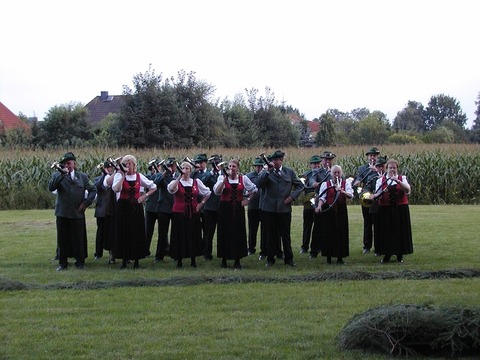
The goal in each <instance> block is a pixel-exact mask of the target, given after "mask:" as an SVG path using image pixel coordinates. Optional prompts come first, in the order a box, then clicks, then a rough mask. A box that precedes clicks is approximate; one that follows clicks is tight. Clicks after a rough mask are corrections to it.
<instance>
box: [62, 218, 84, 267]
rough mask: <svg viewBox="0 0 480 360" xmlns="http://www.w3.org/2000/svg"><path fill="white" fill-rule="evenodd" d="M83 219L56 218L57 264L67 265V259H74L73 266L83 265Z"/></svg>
mask: <svg viewBox="0 0 480 360" xmlns="http://www.w3.org/2000/svg"><path fill="white" fill-rule="evenodd" d="M85 231H86V228H85V219H84V218H83V219H69V218H64V217H59V216H57V244H58V257H59V264H60V265H62V266H65V267H66V266H67V265H68V258H69V257H74V258H75V260H76V263H75V265H82V264H84V263H85V258H86V257H87V254H86V232H85Z"/></svg>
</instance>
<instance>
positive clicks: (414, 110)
mask: <svg viewBox="0 0 480 360" xmlns="http://www.w3.org/2000/svg"><path fill="white" fill-rule="evenodd" d="M424 111H425V110H424V108H423V105H422V104H421V103H419V102H416V101H409V102H408V104H407V106H406V107H405V108H404V109H403V110H401V111H399V112H398V113H397V116H396V117H395V119H394V120H393V128H394V129H395V130H397V131H416V132H424V131H425V120H424Z"/></svg>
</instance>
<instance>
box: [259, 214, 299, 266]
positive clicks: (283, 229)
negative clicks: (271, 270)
mask: <svg viewBox="0 0 480 360" xmlns="http://www.w3.org/2000/svg"><path fill="white" fill-rule="evenodd" d="M262 221H263V222H264V223H265V227H266V228H265V231H266V234H267V260H268V262H270V263H274V262H275V255H278V254H279V252H281V249H280V246H283V258H284V261H285V262H287V261H290V260H293V252H292V239H291V237H290V228H291V222H292V213H289V212H288V213H274V212H268V211H262ZM280 244H281V245H280Z"/></svg>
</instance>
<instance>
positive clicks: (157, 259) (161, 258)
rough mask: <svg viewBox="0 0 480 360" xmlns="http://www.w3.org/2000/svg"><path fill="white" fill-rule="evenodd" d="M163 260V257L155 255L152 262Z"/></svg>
mask: <svg viewBox="0 0 480 360" xmlns="http://www.w3.org/2000/svg"><path fill="white" fill-rule="evenodd" d="M161 261H163V257H156V258H155V260H153V262H161Z"/></svg>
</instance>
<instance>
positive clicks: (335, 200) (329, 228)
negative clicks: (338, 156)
mask: <svg viewBox="0 0 480 360" xmlns="http://www.w3.org/2000/svg"><path fill="white" fill-rule="evenodd" d="M331 171H332V173H331V174H332V178H331V179H330V180H328V181H325V182H323V183H322V185H321V186H320V192H319V199H318V205H317V207H316V208H315V213H316V214H315V221H314V231H313V233H314V236H315V237H320V239H319V241H318V242H319V243H320V249H321V252H322V256H325V257H326V258H327V263H328V264H330V263H331V262H332V257H333V256H334V257H336V258H337V264H344V261H343V258H345V257H347V256H349V254H350V250H349V231H348V212H347V200H348V199H352V198H353V189H352V186H351V184H350V182H348V181H346V180H345V178H344V177H343V172H342V168H341V167H340V166H339V165H334V166H332V169H331ZM321 217H323V218H322V219H321ZM320 219H321V222H319V220H320ZM320 223H321V224H322V226H321V227H320V228H319V226H318V225H319V224H320Z"/></svg>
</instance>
